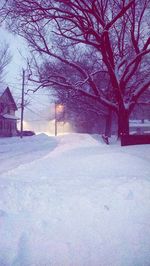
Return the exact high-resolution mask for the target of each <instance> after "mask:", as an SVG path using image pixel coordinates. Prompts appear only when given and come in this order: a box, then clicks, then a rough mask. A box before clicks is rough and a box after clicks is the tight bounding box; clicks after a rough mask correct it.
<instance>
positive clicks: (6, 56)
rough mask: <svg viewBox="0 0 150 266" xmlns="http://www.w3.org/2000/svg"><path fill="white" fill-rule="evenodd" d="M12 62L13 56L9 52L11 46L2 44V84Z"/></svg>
mask: <svg viewBox="0 0 150 266" xmlns="http://www.w3.org/2000/svg"><path fill="white" fill-rule="evenodd" d="M10 61H11V54H10V51H9V45H8V44H5V43H4V44H2V46H1V48H0V81H1V82H2V81H3V79H4V76H5V71H6V67H7V65H8V64H9V63H10Z"/></svg>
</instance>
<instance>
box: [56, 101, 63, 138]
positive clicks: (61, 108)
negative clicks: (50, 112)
mask: <svg viewBox="0 0 150 266" xmlns="http://www.w3.org/2000/svg"><path fill="white" fill-rule="evenodd" d="M63 111H64V105H62V104H57V103H55V136H57V118H58V114H61V113H62V112H63Z"/></svg>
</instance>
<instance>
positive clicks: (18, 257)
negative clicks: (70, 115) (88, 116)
mask: <svg viewBox="0 0 150 266" xmlns="http://www.w3.org/2000/svg"><path fill="white" fill-rule="evenodd" d="M0 192H1V193H0V266H50V265H51V266H150V145H139V146H128V147H120V146H119V144H117V143H113V144H111V145H109V146H107V145H106V144H104V143H102V141H101V139H100V138H98V137H92V136H90V135H86V134H83V135H82V134H70V135H65V136H59V137H48V136H46V135H44V134H43V135H39V136H33V137H26V138H23V139H22V140H21V139H18V138H10V139H0Z"/></svg>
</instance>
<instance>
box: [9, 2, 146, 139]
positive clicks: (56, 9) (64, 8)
mask: <svg viewBox="0 0 150 266" xmlns="http://www.w3.org/2000/svg"><path fill="white" fill-rule="evenodd" d="M7 4H8V5H7V8H6V9H5V14H7V15H8V17H9V18H10V19H11V29H12V30H16V31H17V32H18V33H19V34H20V35H22V36H23V37H24V38H26V39H27V40H28V42H29V44H30V46H31V47H32V49H33V50H34V51H36V52H38V53H39V54H43V55H45V57H46V58H48V57H50V58H55V60H56V59H57V60H59V61H60V62H63V63H64V64H66V65H68V66H69V67H70V68H73V69H76V71H77V72H78V73H80V75H78V76H79V78H78V80H76V81H75V82H74V84H72V83H71V82H70V80H69V81H68V79H65V77H60V76H59V74H58V76H57V77H54V76H50V75H49V80H48V79H47V78H45V80H43V79H41V80H39V81H40V82H42V84H43V86H49V85H52V84H53V85H55V84H56V83H57V84H59V85H60V86H64V87H65V88H66V89H68V88H70V86H71V87H72V88H73V89H74V90H78V91H80V92H81V93H82V94H83V95H87V94H88V95H89V96H90V97H93V98H95V99H97V100H98V101H99V102H101V103H102V104H104V105H106V106H108V107H109V108H110V109H113V110H115V112H116V113H117V115H118V128H119V135H121V134H128V133H129V115H130V113H131V112H132V110H133V108H134V106H135V104H136V103H137V101H138V99H139V97H140V96H141V95H142V94H143V93H144V92H145V91H146V90H147V89H148V88H149V85H150V78H149V65H148V64H147V61H148V56H149V52H150V48H149V45H150V38H149V36H148V26H149V25H148V12H149V7H150V1H149V0H143V1H141V0H123V1H120V0H86V1H85V0H76V1H75V0H66V1H64V0H57V1H52V0H49V1H46V0H43V1H39V0H34V1H29V0H24V1H21V0H14V1H10V2H9V1H7ZM12 21H13V23H12ZM54 36H57V40H59V42H60V43H61V42H62V43H63V42H64V40H65V42H66V43H67V45H68V47H75V48H76V49H78V47H79V46H80V48H81V47H82V49H83V50H84V48H85V49H87V47H92V49H93V51H94V52H95V53H96V54H97V56H98V58H99V61H101V62H102V64H99V66H98V65H97V68H96V69H95V70H94V71H93V70H92V71H90V72H89V71H87V70H86V67H85V66H86V65H84V66H82V67H81V66H80V65H79V64H76V62H73V61H72V60H70V58H69V54H67V53H65V56H64V53H63V51H64V50H63V49H62V50H61V49H59V46H57V47H53V46H52V43H51V39H52V38H53V37H54ZM57 43H58V42H57ZM70 49H72V48H70ZM82 49H81V50H82ZM89 60H92V58H89ZM99 71H101V72H104V73H107V75H108V76H109V80H110V83H111V86H110V93H105V90H104V88H102V87H100V86H98V85H97V84H96V82H95V79H94V78H93V76H94V75H95V73H97V72H99ZM76 78H77V76H76ZM70 83H71V84H70ZM83 85H84V86H83ZM86 85H87V86H86ZM89 88H90V90H89ZM110 95H111V97H110Z"/></svg>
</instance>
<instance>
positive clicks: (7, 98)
mask: <svg viewBox="0 0 150 266" xmlns="http://www.w3.org/2000/svg"><path fill="white" fill-rule="evenodd" d="M0 102H1V103H5V104H6V105H10V106H12V108H13V109H14V110H15V111H16V110H17V109H18V108H17V106H16V103H15V101H14V98H13V96H12V94H11V92H10V89H9V88H8V87H7V88H6V89H5V90H4V91H1V93H0Z"/></svg>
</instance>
